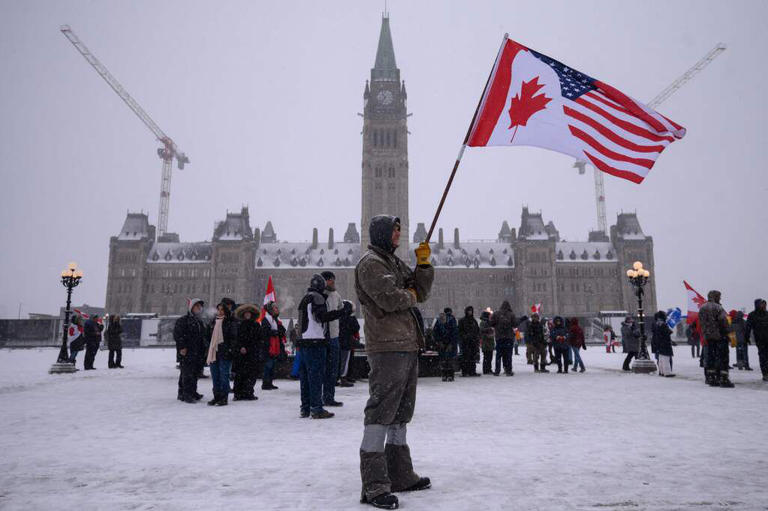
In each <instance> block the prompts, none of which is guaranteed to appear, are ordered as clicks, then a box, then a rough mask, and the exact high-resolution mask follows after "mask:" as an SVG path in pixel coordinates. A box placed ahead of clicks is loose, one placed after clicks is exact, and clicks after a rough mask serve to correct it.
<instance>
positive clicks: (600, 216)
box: [573, 43, 726, 234]
mask: <svg viewBox="0 0 768 511" xmlns="http://www.w3.org/2000/svg"><path fill="white" fill-rule="evenodd" d="M725 48H726V46H725V44H723V43H717V45H716V46H715V47H714V48H712V49H711V50H710V51H709V53H707V54H706V55H704V57H703V58H702V59H701V60H699V61H698V62H697V63H696V64H694V66H693V67H691V68H690V69H689V70H688V71H686V72H685V73H683V75H682V76H681V77H680V78H678V79H677V80H675V81H674V82H672V83H671V84H670V85H669V86H668V87H667V88H666V89H664V90H663V91H661V92H660V93H659V94H657V95H656V97H655V98H653V99H652V100H651V101H650V102H649V103H648V107H650V108H656V107H657V106H659V105H660V104H661V103H663V102H664V101H666V100H667V98H669V97H670V96H671V95H672V94H674V93H675V92H677V91H678V89H680V87H682V86H683V85H685V84H686V83H688V82H689V81H690V80H691V79H692V78H693V77H694V76H696V75H697V74H698V73H699V72H700V71H701V70H702V69H704V68H705V67H707V66H708V65H709V64H710V63H711V62H712V61H713V60H715V58H717V56H718V55H720V54H721V53H722V52H724V51H725ZM586 166H587V162H585V161H581V160H577V161H576V163H574V164H573V167H574V168H576V169H578V170H579V174H584V173H585V172H586V170H587V169H586ZM595 203H596V207H597V229H598V230H599V231H602V232H604V233H605V234H608V221H607V217H606V213H605V184H604V182H603V173H602V171H600V170H598V169H597V168H595Z"/></svg>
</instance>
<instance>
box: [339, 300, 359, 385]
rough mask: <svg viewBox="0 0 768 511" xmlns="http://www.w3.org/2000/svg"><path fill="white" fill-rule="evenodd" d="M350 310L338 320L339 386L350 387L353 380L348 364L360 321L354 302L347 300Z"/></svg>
mask: <svg viewBox="0 0 768 511" xmlns="http://www.w3.org/2000/svg"><path fill="white" fill-rule="evenodd" d="M344 303H345V304H347V303H349V308H350V309H351V310H352V312H351V313H350V314H349V315H348V316H343V317H342V318H341V319H340V320H339V377H340V380H339V386H340V387H352V386H354V384H355V381H354V380H353V379H352V378H349V377H348V375H349V364H350V362H351V361H352V356H353V353H354V342H355V341H356V340H358V339H359V338H360V322H359V321H358V320H357V318H356V317H355V304H353V303H352V302H349V301H347V300H345V301H344Z"/></svg>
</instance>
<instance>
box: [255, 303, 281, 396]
mask: <svg viewBox="0 0 768 511" xmlns="http://www.w3.org/2000/svg"><path fill="white" fill-rule="evenodd" d="M264 309H265V312H264V318H263V319H262V320H261V358H262V360H264V374H263V376H262V380H261V388H262V390H277V386H276V385H274V384H273V383H272V381H273V378H274V374H275V365H276V364H277V362H278V361H279V360H285V359H286V358H287V355H286V353H285V342H286V337H285V334H286V330H285V327H284V326H283V322H282V321H280V320H279V319H278V317H279V316H280V308H279V307H278V306H277V304H276V303H275V302H269V303H268V304H267V305H265V306H264Z"/></svg>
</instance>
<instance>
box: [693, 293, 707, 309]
mask: <svg viewBox="0 0 768 511" xmlns="http://www.w3.org/2000/svg"><path fill="white" fill-rule="evenodd" d="M694 293H695V291H694ZM693 303H695V304H696V305H698V306H699V308H701V306H702V305H704V304H705V303H707V300H706V299H705V298H704V297H703V296H701V295H700V294H698V293H696V296H694V297H693Z"/></svg>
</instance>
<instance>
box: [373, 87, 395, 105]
mask: <svg viewBox="0 0 768 511" xmlns="http://www.w3.org/2000/svg"><path fill="white" fill-rule="evenodd" d="M376 99H377V100H378V101H379V103H381V104H382V105H389V104H390V103H392V99H393V96H392V91H388V90H383V91H380V92H379V93H378V94H377V95H376Z"/></svg>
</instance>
